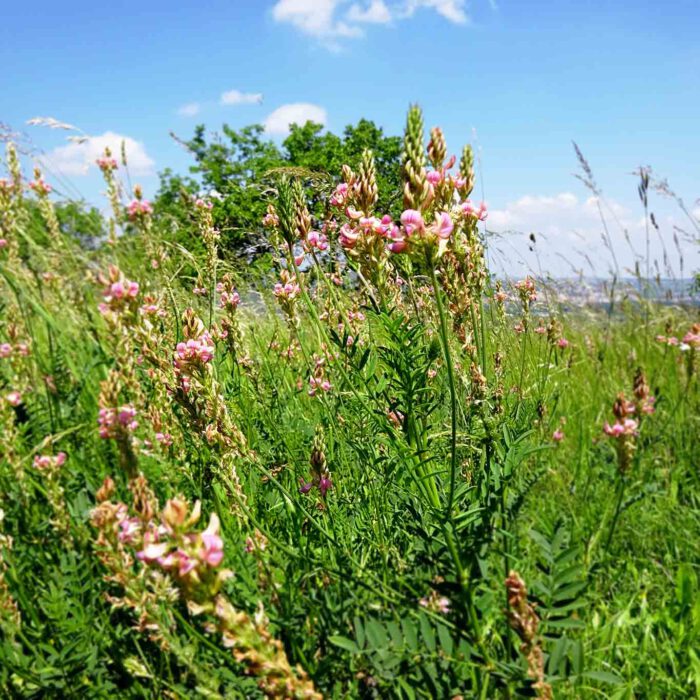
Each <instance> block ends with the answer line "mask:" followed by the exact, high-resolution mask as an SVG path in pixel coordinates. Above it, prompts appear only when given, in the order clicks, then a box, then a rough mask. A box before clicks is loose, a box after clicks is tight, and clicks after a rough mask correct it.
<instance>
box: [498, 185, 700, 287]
mask: <svg viewBox="0 0 700 700" xmlns="http://www.w3.org/2000/svg"><path fill="white" fill-rule="evenodd" d="M601 211H602V215H603V217H604V218H605V225H604V224H603V222H602V220H601ZM656 220H657V223H658V224H659V229H658V231H656V230H654V231H652V238H651V246H650V252H651V265H652V268H653V269H654V270H655V271H656V270H657V269H658V271H659V272H660V274H661V275H662V276H669V277H671V276H673V275H679V274H680V269H681V266H680V258H679V250H678V246H681V248H682V249H683V254H684V256H685V257H686V263H687V261H693V260H695V259H698V258H700V255H698V253H697V250H693V247H692V246H689V245H687V242H684V241H682V240H678V237H677V236H675V235H674V234H675V231H676V229H675V227H676V226H677V225H678V224H679V223H682V218H681V217H680V213H679V212H678V211H674V210H673V208H669V207H668V206H661V205H660V208H659V209H658V210H657V211H656ZM486 223H487V228H488V230H489V231H490V232H494V233H498V234H499V235H498V236H497V237H496V238H494V239H493V240H492V241H491V243H490V245H489V251H490V255H491V257H492V262H493V264H494V265H495V266H496V267H498V268H501V269H506V270H507V271H509V272H515V271H517V270H519V271H520V273H521V274H522V273H523V272H525V271H527V269H528V268H531V269H533V270H534V271H537V270H538V265H539V264H541V265H542V267H543V269H545V270H549V271H550V272H552V273H554V274H567V273H569V274H571V273H572V272H573V271H575V270H582V271H584V272H585V273H586V274H597V275H603V276H604V275H606V274H608V273H609V272H610V271H611V270H613V268H614V265H615V260H617V262H618V264H619V267H620V269H621V270H622V271H623V273H624V272H625V271H629V270H632V269H634V266H635V264H640V265H642V266H643V265H644V264H645V244H644V241H645V235H646V234H645V226H644V217H643V216H642V215H641V212H636V211H635V210H634V209H633V208H628V207H627V206H625V205H623V204H621V203H620V202H618V201H616V200H614V199H606V200H598V198H596V197H593V196H589V197H585V198H580V197H577V196H576V195H575V194H573V193H572V192H560V193H558V194H555V195H551V196H549V195H526V196H524V197H521V198H520V199H517V200H515V201H512V202H509V203H508V204H507V205H506V206H505V207H503V208H502V209H493V210H492V211H491V212H490V213H489V218H488V220H487V222H486ZM531 233H533V234H534V235H535V243H534V244H533V242H532V241H531V239H530V234H531ZM674 239H675V240H674ZM613 252H614V256H613ZM536 255H537V257H536ZM538 260H539V262H538ZM686 269H688V268H686Z"/></svg>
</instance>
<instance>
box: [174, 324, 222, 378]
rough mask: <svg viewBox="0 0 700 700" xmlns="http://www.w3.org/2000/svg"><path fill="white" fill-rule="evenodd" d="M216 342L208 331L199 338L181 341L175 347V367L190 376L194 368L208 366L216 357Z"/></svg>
mask: <svg viewBox="0 0 700 700" xmlns="http://www.w3.org/2000/svg"><path fill="white" fill-rule="evenodd" d="M214 349H215V348H214V341H213V340H212V338H211V335H209V332H208V331H204V332H203V333H202V334H201V335H200V336H199V337H198V338H190V339H189V340H186V341H181V342H179V343H178V344H177V345H176V346H175V358H174V362H175V367H176V369H177V370H178V371H179V372H185V373H188V374H190V373H191V372H192V370H193V369H194V368H197V367H201V366H202V365H206V364H207V363H208V362H211V360H212V358H213V357H214Z"/></svg>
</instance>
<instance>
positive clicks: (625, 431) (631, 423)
mask: <svg viewBox="0 0 700 700" xmlns="http://www.w3.org/2000/svg"><path fill="white" fill-rule="evenodd" d="M638 425H639V424H638V423H637V421H636V420H633V419H632V418H625V419H624V420H623V421H622V422H620V421H617V422H616V423H614V424H613V425H610V424H609V423H606V424H605V425H604V426H603V431H604V432H605V433H606V435H609V436H610V437H614V438H619V437H622V436H623V435H636V434H637V428H638Z"/></svg>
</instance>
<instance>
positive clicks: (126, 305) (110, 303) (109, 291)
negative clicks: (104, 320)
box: [97, 265, 139, 318]
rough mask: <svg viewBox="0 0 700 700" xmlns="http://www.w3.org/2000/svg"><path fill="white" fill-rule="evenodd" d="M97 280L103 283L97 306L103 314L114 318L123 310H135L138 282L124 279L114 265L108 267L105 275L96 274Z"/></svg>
mask: <svg viewBox="0 0 700 700" xmlns="http://www.w3.org/2000/svg"><path fill="white" fill-rule="evenodd" d="M98 281H99V282H100V283H102V284H103V285H104V289H103V291H102V302H101V303H100V304H99V305H98V307H97V308H98V309H99V310H100V313H101V314H102V315H103V316H107V317H111V318H115V317H117V316H118V315H119V314H121V313H124V312H125V311H136V309H137V307H138V305H137V303H136V298H137V297H138V295H139V284H138V282H132V281H131V280H128V279H126V278H125V277H124V276H123V275H122V273H121V271H120V270H119V268H118V267H116V266H114V265H112V266H111V267H110V268H109V270H108V272H107V275H103V274H100V275H98Z"/></svg>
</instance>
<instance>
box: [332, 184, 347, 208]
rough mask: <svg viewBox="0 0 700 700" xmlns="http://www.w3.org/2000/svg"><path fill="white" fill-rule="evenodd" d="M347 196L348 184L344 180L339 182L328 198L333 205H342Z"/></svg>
mask: <svg viewBox="0 0 700 700" xmlns="http://www.w3.org/2000/svg"><path fill="white" fill-rule="evenodd" d="M347 198H348V185H347V183H345V182H341V183H340V184H339V185H338V186H337V187H336V188H335V191H334V192H333V194H332V195H331V198H330V204H331V206H333V207H342V206H343V205H344V204H345V202H346V200H347Z"/></svg>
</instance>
